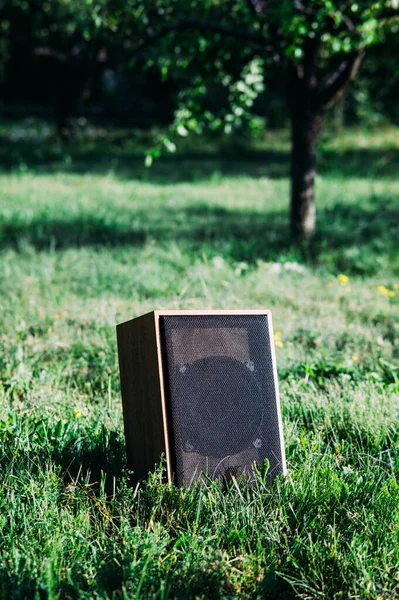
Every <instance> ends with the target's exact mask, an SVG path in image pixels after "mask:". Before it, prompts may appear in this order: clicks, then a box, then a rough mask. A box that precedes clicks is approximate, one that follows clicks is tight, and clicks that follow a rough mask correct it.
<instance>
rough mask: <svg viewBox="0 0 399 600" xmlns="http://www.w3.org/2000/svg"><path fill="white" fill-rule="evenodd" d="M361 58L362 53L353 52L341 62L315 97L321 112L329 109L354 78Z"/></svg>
mask: <svg viewBox="0 0 399 600" xmlns="http://www.w3.org/2000/svg"><path fill="white" fill-rule="evenodd" d="M363 56H364V55H363V53H362V51H360V52H353V53H352V54H350V55H348V58H347V59H345V60H343V61H342V62H341V64H340V65H339V67H338V69H337V70H336V71H335V73H333V75H331V77H330V78H329V79H328V80H327V82H326V85H325V86H324V88H323V89H322V90H321V91H320V92H319V94H318V96H317V104H318V105H319V107H320V108H322V109H323V110H325V109H327V108H330V106H332V105H333V104H335V102H336V101H337V100H338V99H339V98H340V97H341V96H342V94H343V91H344V89H345V86H346V85H347V84H348V83H349V82H350V81H352V79H354V78H355V77H356V74H357V72H358V69H359V67H360V63H361V62H362V60H363Z"/></svg>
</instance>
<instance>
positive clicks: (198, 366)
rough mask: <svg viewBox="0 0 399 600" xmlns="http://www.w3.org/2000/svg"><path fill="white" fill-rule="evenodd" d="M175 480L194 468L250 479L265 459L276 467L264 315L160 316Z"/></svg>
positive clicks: (277, 439) (190, 475)
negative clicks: (242, 475) (253, 467)
mask: <svg viewBox="0 0 399 600" xmlns="http://www.w3.org/2000/svg"><path fill="white" fill-rule="evenodd" d="M160 322H161V334H162V336H163V348H164V349H165V350H166V352H163V368H164V375H165V383H166V390H167V401H168V410H169V415H168V419H169V423H170V426H169V432H170V435H171V446H172V447H171V449H172V455H173V460H174V463H175V464H174V470H175V482H176V483H177V485H188V484H190V483H191V482H192V481H193V480H194V479H196V478H197V477H199V476H200V475H201V474H202V473H206V474H207V475H208V476H209V477H211V478H212V479H220V480H221V481H222V482H224V481H225V480H226V479H228V478H231V476H232V475H234V476H237V477H238V476H240V475H241V474H244V476H245V475H248V476H249V477H251V476H252V465H253V463H254V462H261V461H263V460H264V459H265V458H267V459H268V460H269V461H270V473H271V474H272V475H274V474H276V473H279V472H281V471H282V448H281V443H282V441H281V436H280V430H279V420H278V412H277V411H278V408H277V399H276V389H275V384H274V377H273V363H272V354H271V348H270V337H269V327H268V320H267V317H266V316H263V315H260V316H257V315H256V316H254V315H192V316H191V315H190V316H183V315H180V316H179V315H175V316H163V317H161V321H160Z"/></svg>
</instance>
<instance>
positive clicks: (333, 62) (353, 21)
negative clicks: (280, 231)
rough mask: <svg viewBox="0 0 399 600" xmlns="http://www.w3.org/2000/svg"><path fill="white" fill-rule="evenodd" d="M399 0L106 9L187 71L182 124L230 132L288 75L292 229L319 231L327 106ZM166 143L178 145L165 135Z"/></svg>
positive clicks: (303, 233) (163, 64) (164, 62)
mask: <svg viewBox="0 0 399 600" xmlns="http://www.w3.org/2000/svg"><path fill="white" fill-rule="evenodd" d="M397 9H398V0H387V1H383V0H378V1H376V0H361V1H360V0H358V1H350V0H179V1H176V0H147V1H146V2H143V1H142V0H126V1H125V2H124V4H123V6H122V5H119V4H118V2H117V0H115V2H114V4H113V8H112V9H111V11H110V12H109V13H108V16H105V17H104V26H105V27H107V19H109V24H110V25H112V26H114V27H116V28H117V30H118V33H119V34H122V35H124V36H125V38H126V40H127V42H126V50H127V51H128V52H129V51H131V52H132V55H137V53H138V52H141V53H145V54H146V57H147V60H148V62H149V63H151V64H153V63H154V62H156V63H158V65H159V67H160V68H161V69H162V72H163V73H165V74H167V73H168V72H170V71H176V69H185V70H186V71H187V72H189V74H190V77H189V78H188V79H189V85H187V87H186V88H185V89H184V90H183V91H182V93H181V102H180V109H179V110H178V111H177V113H176V122H175V130H176V132H177V133H178V134H181V135H187V134H188V133H189V132H190V131H192V130H194V131H198V130H201V129H202V128H203V125H204V124H205V123H207V124H209V125H212V123H213V124H214V123H219V124H220V123H222V124H224V126H225V128H226V129H227V130H228V128H229V126H230V128H231V125H232V124H233V123H234V122H242V120H243V119H244V118H245V116H246V115H247V114H248V113H250V111H251V109H252V107H253V105H254V100H255V98H256V96H257V94H258V93H259V92H260V91H261V90H262V89H263V86H262V78H263V74H264V73H265V72H266V71H269V70H270V69H273V70H274V72H275V74H276V75H275V76H276V77H277V76H279V77H281V78H282V79H283V82H284V88H285V95H286V100H287V104H288V108H289V115H290V121H291V137H292V152H291V217H290V223H291V233H292V235H293V237H295V238H297V239H310V238H312V236H313V235H314V232H315V222H316V221H315V218H316V211H315V203H314V182H315V174H316V147H315V144H316V140H317V138H318V136H319V133H320V131H321V128H322V125H323V120H324V116H325V114H326V112H327V111H328V109H329V108H330V107H332V106H333V105H334V104H335V103H336V102H337V100H338V99H339V98H340V97H341V96H342V94H343V92H344V90H345V88H346V86H347V85H348V83H349V82H350V81H351V80H352V79H353V78H354V77H355V76H356V74H357V72H358V69H359V66H360V64H361V62H362V60H363V57H364V54H365V52H366V50H367V48H368V47H369V46H371V45H373V44H375V43H378V42H382V41H383V40H384V30H385V29H386V28H387V27H388V26H389V24H390V23H392V20H393V19H395V18H396V17H397V16H398V14H399V12H398V10H397ZM215 82H219V85H220V86H225V88H227V90H228V93H227V95H228V98H229V101H230V110H229V111H227V112H226V111H225V114H224V115H222V116H220V115H215V114H212V112H211V111H209V110H203V106H202V104H201V98H203V97H204V96H205V93H206V90H207V88H208V87H209V84H210V83H212V85H215ZM165 141H166V143H167V144H169V145H170V146H172V147H173V143H172V142H171V141H170V140H169V139H168V138H166V139H165Z"/></svg>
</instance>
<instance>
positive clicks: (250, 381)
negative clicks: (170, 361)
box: [175, 356, 263, 457]
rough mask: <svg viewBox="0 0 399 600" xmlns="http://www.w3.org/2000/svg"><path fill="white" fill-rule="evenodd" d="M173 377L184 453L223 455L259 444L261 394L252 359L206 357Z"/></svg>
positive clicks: (180, 368)
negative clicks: (250, 360) (241, 360)
mask: <svg viewBox="0 0 399 600" xmlns="http://www.w3.org/2000/svg"><path fill="white" fill-rule="evenodd" d="M175 381H176V384H177V390H176V391H177V395H178V397H179V403H178V406H179V410H178V415H176V416H177V417H178V421H179V423H178V425H179V427H178V431H179V440H177V441H178V442H179V443H180V445H181V447H182V448H183V450H184V451H185V452H197V453H199V454H203V455H205V456H213V457H223V456H226V455H232V454H237V453H239V452H242V451H243V450H244V449H246V448H251V447H252V448H253V447H254V446H255V447H259V446H260V444H261V443H262V441H261V428H262V414H263V397H262V392H261V387H260V385H259V383H258V381H257V378H256V371H255V369H254V365H253V364H252V363H247V364H244V363H242V362H240V361H238V360H235V359H233V358H230V357H228V356H212V357H207V358H203V359H200V360H197V361H195V362H193V363H191V364H187V365H181V366H180V367H179V369H178V371H177V373H176V380H175Z"/></svg>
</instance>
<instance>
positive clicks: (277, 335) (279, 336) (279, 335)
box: [274, 331, 284, 348]
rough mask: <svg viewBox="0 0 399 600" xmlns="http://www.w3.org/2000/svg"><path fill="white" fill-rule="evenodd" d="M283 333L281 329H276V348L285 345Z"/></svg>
mask: <svg viewBox="0 0 399 600" xmlns="http://www.w3.org/2000/svg"><path fill="white" fill-rule="evenodd" d="M282 335H283V334H282V333H281V331H276V332H275V334H274V345H275V346H276V348H282V347H283V345H284V344H283V342H282V341H281V336H282Z"/></svg>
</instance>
